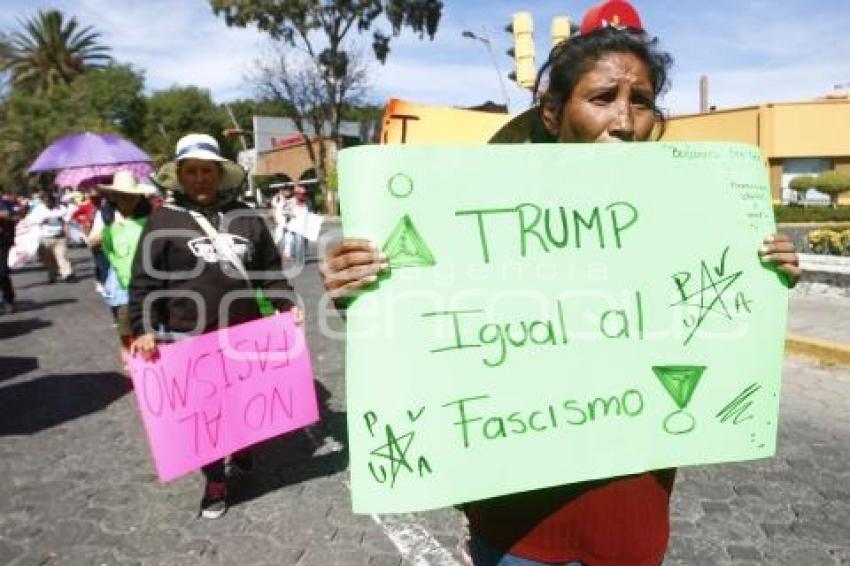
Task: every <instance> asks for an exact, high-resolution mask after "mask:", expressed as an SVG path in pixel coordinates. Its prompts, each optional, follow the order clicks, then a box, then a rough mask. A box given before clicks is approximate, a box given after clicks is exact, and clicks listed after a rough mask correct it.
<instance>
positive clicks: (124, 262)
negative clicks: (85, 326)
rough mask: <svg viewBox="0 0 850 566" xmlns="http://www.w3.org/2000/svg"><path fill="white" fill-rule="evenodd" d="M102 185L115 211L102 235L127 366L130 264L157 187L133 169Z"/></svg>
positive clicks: (108, 288)
mask: <svg viewBox="0 0 850 566" xmlns="http://www.w3.org/2000/svg"><path fill="white" fill-rule="evenodd" d="M99 188H100V190H101V192H102V193H103V194H104V196H105V197H106V200H107V201H109V203H110V204H111V205H112V206H113V207H114V210H115V214H114V215H113V218H112V221H111V222H109V223H105V225H104V227H103V230H102V232H101V236H100V237H101V248H102V250H103V253H104V255H105V256H106V259H107V261H108V262H109V267H110V269H109V274H108V276H107V278H106V284H105V285H104V290H105V294H106V295H107V300H108V302H109V303H110V306H111V307H113V308H114V309H115V310H114V313H115V321H116V323H117V325H118V338H119V340H120V342H121V362H122V363H123V364H124V367H125V368H126V365H127V359H128V357H129V354H130V341H131V337H132V331H131V330H130V320H129V317H128V314H127V302H128V296H127V287H128V286H129V284H130V267H131V265H132V263H133V257H134V256H135V255H136V248H137V247H138V244H139V238H140V237H141V234H142V230H143V229H144V227H145V223H146V222H147V219H148V216H150V213H151V205H150V202H149V201H148V199H147V197H148V196H149V195H150V194H151V193H152V192H153V191H154V188H153V187H151V186H150V185H142V184H139V183H137V182H136V177H135V174H134V173H133V172H132V171H117V172H116V173H115V175H114V177H113V179H112V184H110V185H100V186H99Z"/></svg>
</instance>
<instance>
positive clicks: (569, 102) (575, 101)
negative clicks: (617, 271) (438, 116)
mask: <svg viewBox="0 0 850 566" xmlns="http://www.w3.org/2000/svg"><path fill="white" fill-rule="evenodd" d="M670 65H671V58H670V56H669V55H667V54H666V53H664V52H662V51H660V50H659V48H658V45H657V41H656V40H655V39H654V38H651V37H650V36H649V35H648V34H647V33H646V32H644V30H643V26H642V24H641V21H640V17H639V16H638V13H637V11H636V10H635V9H634V7H632V6H631V4H629V3H628V2H627V1H625V0H609V1H607V2H603V3H601V4H599V5H597V6H595V7H594V8H593V9H591V10H590V11H589V12H588V13H587V15H586V16H585V18H584V21H583V22H582V25H581V32H580V34H579V35H577V36H575V37H572V38H570V39H569V40H568V41H565V42H562V43H560V44H558V45H557V46H555V47H554V48H553V50H552V52H551V53H550V55H549V58H548V60H547V62H546V64H545V65H544V67H543V69H542V70H541V76H543V75H544V73H547V72H548V74H547V75H545V76H547V77H548V82H547V84H546V85H545V87H544V88H543V89H541V90H542V95H541V97H540V100H539V102H538V104H537V105H536V106H535V107H533V108H532V109H530V110H529V111H528V112H526V113H524V114H522V115H520V116H518V117H517V118H516V119H515V120H512V121H511V122H510V123H509V124H508V125H506V126H505V128H503V129H502V130H501V131H500V132H498V133H497V134H496V137H495V138H494V139H493V140H492V141H494V142H510V143H529V142H530V143H607V142H642V141H647V140H649V139H650V138H651V136H652V133H653V131H656V126H659V128H658V130H657V131H661V132H663V126H664V122H665V118H664V115H663V113H662V111H661V110H660V108H659V106H658V99H659V97H660V96H661V95H662V94H663V92H664V91H665V89H666V88H667V86H668V70H669V67H670ZM540 82H541V81H540V79H539V78H538V83H540ZM759 255H760V257H761V258H762V261H764V262H766V263H771V264H773V265H775V266H776V268H777V269H778V270H780V271H782V272H784V273H785V274H786V275H787V276H788V280H789V282H790V283H792V284H793V282H795V281H796V279H797V278H798V277H799V274H800V271H799V267H798V265H797V256H796V254H795V253H794V247H793V245H792V244H791V242H790V241H789V240H788V239H787V238H785V237H783V236H781V235H773V236H768V238H767V239H766V240H765V241H764V245H763V247H762V248H761V249H760V250H759ZM386 269H388V262H387V258H386V257H385V256H384V254H382V253H381V251H380V250H379V249H378V248H377V247H376V246H375V245H374V244H373V243H371V242H369V241H367V240H360V239H353V238H351V239H345V240H343V241H342V242H341V243H340V244H339V245H338V246H336V247H335V248H333V249H332V250H330V251H329V252H328V255H327V257H326V259H325V261H324V269H323V273H324V274H325V288H326V289H327V290H328V292H329V294H330V295H331V296H332V297H334V298H345V297H349V296H352V295H355V294H357V293H358V292H362V291H363V290H364V288H368V287H369V286H371V285H375V284H379V283H378V274H379V273H381V272H382V271H384V270H386ZM530 465H533V464H530ZM674 477H675V470H656V471H650V472H645V473H641V474H635V475H631V476H625V477H616V478H607V479H601V480H596V481H590V482H581V483H575V484H569V485H562V486H558V487H554V488H547V489H540V490H536V491H531V492H525V493H516V494H512V495H507V496H503V497H496V498H492V499H488V500H486V501H476V502H471V503H468V504H466V505H465V506H464V511H465V513H466V516H467V518H468V520H469V529H470V532H471V541H470V542H469V544H468V545H464V547H463V548H462V550H463V551H464V552H466V553H468V554H467V556H468V558H470V559H471V561H472V562H473V563H474V564H476V565H478V566H533V565H538V564H569V565H571V566H578V565H589V566H625V565H629V566H657V565H658V564H661V562H662V560H663V559H664V554H665V552H666V549H667V541H668V537H669V500H670V494H671V492H672V489H673V482H674ZM470 554H471V556H469V555H470Z"/></svg>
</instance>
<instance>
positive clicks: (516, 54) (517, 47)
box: [505, 12, 536, 88]
mask: <svg viewBox="0 0 850 566" xmlns="http://www.w3.org/2000/svg"><path fill="white" fill-rule="evenodd" d="M505 30H506V31H508V32H510V33H512V34H513V35H514V46H513V47H512V48H511V49H508V52H507V53H508V55H509V56H511V57H513V58H514V60H515V68H516V70H515V71H514V72H512V73H509V74H508V77H509V78H510V79H511V80H512V81H516V83H517V84H518V85H519V86H521V87H523V88H534V80H535V78H536V69H535V68H534V35H533V34H534V20H533V19H532V17H531V14H529V13H528V12H517V13H516V14H514V15H513V16H512V17H511V23H510V24H509V25H508V26H507V27H506V28H505Z"/></svg>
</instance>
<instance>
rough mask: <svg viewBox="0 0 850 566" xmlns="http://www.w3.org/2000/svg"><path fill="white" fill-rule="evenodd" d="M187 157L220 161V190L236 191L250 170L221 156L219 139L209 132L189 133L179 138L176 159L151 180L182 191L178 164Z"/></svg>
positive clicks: (159, 185)
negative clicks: (221, 173) (208, 133)
mask: <svg viewBox="0 0 850 566" xmlns="http://www.w3.org/2000/svg"><path fill="white" fill-rule="evenodd" d="M187 159H198V160H201V161H215V162H216V163H220V164H221V167H222V170H223V176H222V179H221V186H220V187H219V191H220V192H228V191H234V190H236V189H238V188H240V187H241V186H242V184H243V183H244V182H245V179H246V178H247V177H248V172H247V171H245V169H243V168H242V167H241V166H239V165H238V164H236V163H234V162H233V161H230V160H229V159H227V158H226V157H222V156H221V150H220V149H219V146H218V141H216V139H215V138H214V137H212V136H210V135H207V134H187V135H185V136H183V137H182V138H180V139H179V140H177V147H176V148H175V149H174V160H173V161H169V162H168V163H166V164H165V165H163V166H162V167H160V168H159V171H157V172H156V174H155V175H152V176H151V181H153V183H154V184H155V185H157V186H158V187H160V188H161V189H167V190H171V191H182V190H183V187H181V186H180V180H179V178H178V176H177V164H178V163H179V162H181V161H185V160H187Z"/></svg>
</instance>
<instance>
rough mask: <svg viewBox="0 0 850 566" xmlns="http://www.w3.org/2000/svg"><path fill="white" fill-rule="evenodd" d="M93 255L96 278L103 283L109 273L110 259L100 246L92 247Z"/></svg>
mask: <svg viewBox="0 0 850 566" xmlns="http://www.w3.org/2000/svg"><path fill="white" fill-rule="evenodd" d="M91 255H92V258H94V279H95V281H97V282H98V283H100V284H101V285H103V284H104V283H106V277H107V275H109V260H108V259H106V254H105V253H103V250H101V249H100V248H92V250H91Z"/></svg>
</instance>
